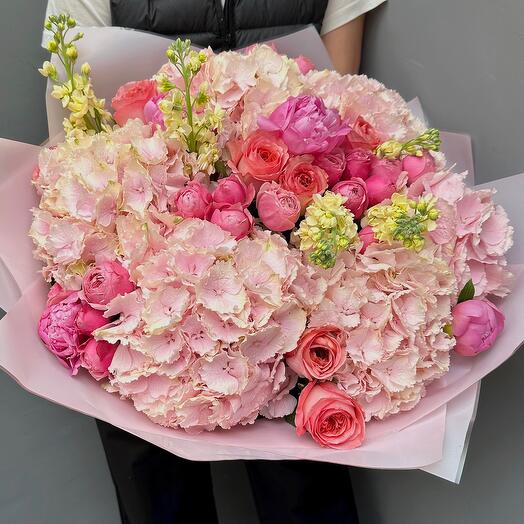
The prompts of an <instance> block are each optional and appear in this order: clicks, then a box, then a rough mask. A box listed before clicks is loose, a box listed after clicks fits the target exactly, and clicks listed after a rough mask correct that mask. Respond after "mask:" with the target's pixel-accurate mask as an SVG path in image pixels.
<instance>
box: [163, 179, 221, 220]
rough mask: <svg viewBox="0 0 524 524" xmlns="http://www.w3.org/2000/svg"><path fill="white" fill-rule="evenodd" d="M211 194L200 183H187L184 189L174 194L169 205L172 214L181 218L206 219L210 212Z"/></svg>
mask: <svg viewBox="0 0 524 524" xmlns="http://www.w3.org/2000/svg"><path fill="white" fill-rule="evenodd" d="M211 201H212V198H211V193H210V192H209V190H208V189H207V187H206V186H205V185H204V184H201V183H200V182H195V181H192V182H189V183H188V184H187V185H186V186H185V187H183V188H182V189H179V190H178V191H177V192H176V193H174V194H173V195H172V196H171V197H170V199H169V204H170V206H171V207H172V208H173V212H174V213H176V214H177V215H180V216H181V217H183V218H200V219H202V220H203V219H206V218H207V216H208V215H209V213H210V211H211Z"/></svg>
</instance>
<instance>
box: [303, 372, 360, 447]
mask: <svg viewBox="0 0 524 524" xmlns="http://www.w3.org/2000/svg"><path fill="white" fill-rule="evenodd" d="M295 424H296V428H297V435H298V436H301V435H303V434H304V433H305V432H306V431H307V432H308V433H309V434H310V435H311V436H312V437H313V440H314V441H315V442H317V443H318V444H320V445H321V446H323V447H326V448H335V449H353V448H357V447H359V446H360V445H361V444H362V442H363V441H364V437H365V433H366V424H365V421H364V413H363V412H362V408H361V407H360V405H359V404H358V403H357V402H356V401H355V400H354V399H353V398H351V397H350V396H348V395H346V394H345V393H344V392H342V391H341V390H340V389H338V388H337V386H335V384H333V383H332V382H321V383H318V382H310V383H309V384H308V385H307V386H306V387H305V388H304V389H303V390H302V392H301V393H300V397H299V398H298V406H297V412H296V416H295Z"/></svg>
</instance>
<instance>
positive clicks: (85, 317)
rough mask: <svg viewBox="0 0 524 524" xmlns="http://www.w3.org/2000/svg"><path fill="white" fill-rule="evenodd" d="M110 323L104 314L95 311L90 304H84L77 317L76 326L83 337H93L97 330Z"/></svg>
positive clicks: (97, 310) (98, 310)
mask: <svg viewBox="0 0 524 524" xmlns="http://www.w3.org/2000/svg"><path fill="white" fill-rule="evenodd" d="M108 323H109V320H108V319H107V318H106V317H104V312H103V311H101V310H100V309H94V308H92V307H91V306H90V305H89V304H86V303H85V302H82V307H81V308H80V311H79V312H78V316H77V317H76V326H77V327H78V330H79V332H80V333H81V334H82V335H91V334H92V333H93V331H94V330H95V329H98V328H101V327H102V326H105V325H106V324H108Z"/></svg>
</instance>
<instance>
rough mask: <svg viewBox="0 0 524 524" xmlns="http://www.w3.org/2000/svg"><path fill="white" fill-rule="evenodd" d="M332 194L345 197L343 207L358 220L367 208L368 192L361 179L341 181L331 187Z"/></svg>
mask: <svg viewBox="0 0 524 524" xmlns="http://www.w3.org/2000/svg"><path fill="white" fill-rule="evenodd" d="M332 191H333V193H338V194H339V195H342V196H345V197H346V198H347V200H346V201H345V202H344V206H345V207H346V208H347V209H349V210H350V211H351V212H352V213H353V216H354V217H355V218H356V219H357V220H359V219H360V218H361V217H362V215H363V214H364V211H366V209H367V208H368V192H367V188H366V183H365V182H364V180H362V179H361V178H352V179H350V180H343V181H342V182H339V183H338V184H336V185H334V186H333V189H332Z"/></svg>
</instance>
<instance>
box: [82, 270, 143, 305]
mask: <svg viewBox="0 0 524 524" xmlns="http://www.w3.org/2000/svg"><path fill="white" fill-rule="evenodd" d="M134 289H135V286H134V284H133V283H132V282H131V281H130V279H129V273H128V272H127V269H125V268H124V267H123V266H122V264H120V262H116V261H113V262H102V263H100V264H98V265H96V266H94V267H92V268H91V269H89V270H88V271H87V273H86V274H85V275H84V282H83V285H82V293H83V295H84V298H85V300H86V301H87V302H88V303H89V304H90V305H91V306H92V307H94V308H96V309H105V308H106V307H107V305H108V304H109V302H111V300H113V299H114V298H115V297H117V296H118V295H125V294H127V293H131V291H133V290H134Z"/></svg>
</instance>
